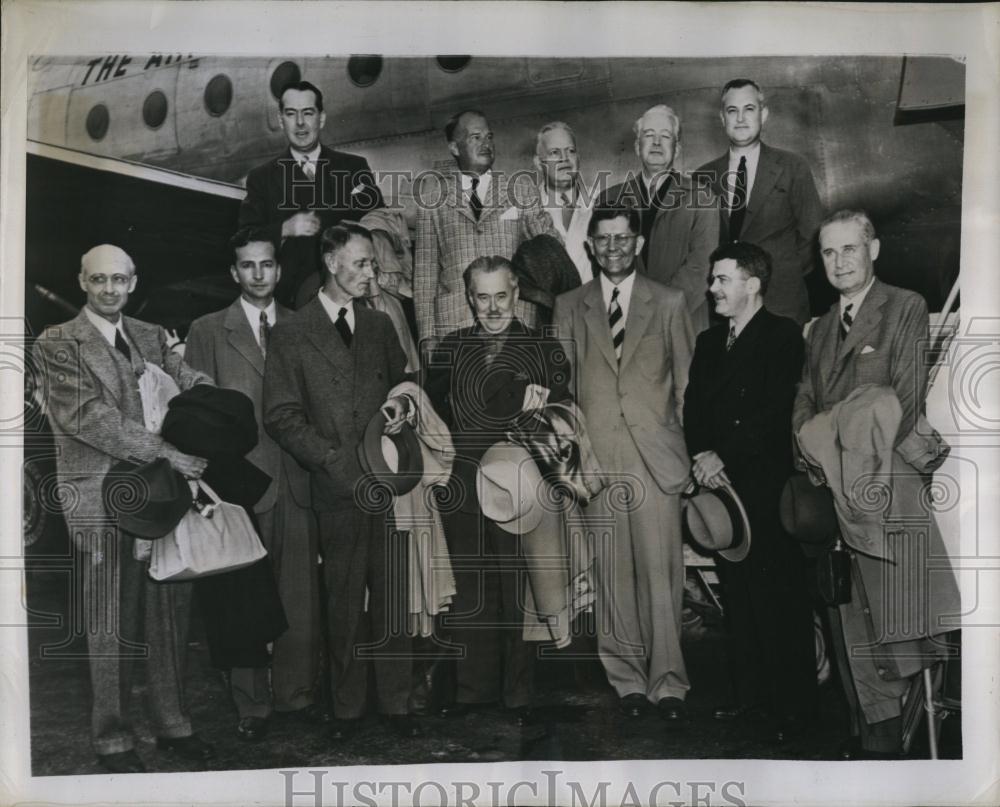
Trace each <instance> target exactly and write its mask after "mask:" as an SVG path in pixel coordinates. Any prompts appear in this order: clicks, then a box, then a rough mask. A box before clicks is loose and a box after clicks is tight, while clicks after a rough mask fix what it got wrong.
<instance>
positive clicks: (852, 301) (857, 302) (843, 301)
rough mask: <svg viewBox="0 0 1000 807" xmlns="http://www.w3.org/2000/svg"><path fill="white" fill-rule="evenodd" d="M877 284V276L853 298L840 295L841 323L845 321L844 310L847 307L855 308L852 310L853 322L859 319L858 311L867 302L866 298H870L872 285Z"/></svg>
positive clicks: (873, 276) (872, 277)
mask: <svg viewBox="0 0 1000 807" xmlns="http://www.w3.org/2000/svg"><path fill="white" fill-rule="evenodd" d="M874 282H875V275H872V276H871V279H870V280H869V281H868V285H867V286H865V287H864V288H863V289H862V290H861V291H859V292H858V293H857V294H855V295H854V296H853V297H846V296H844V295H843V294H841V295H840V321H841V322H843V321H844V309H845V308H847V306H849V305H850V306H853V307H852V308H851V321H852V322H853V321H854V320H856V319H857V318H858V309H860V308H861V304H862V303H863V302H864V301H865V297H867V296H868V292H869V291H871V287H872V284H873V283H874Z"/></svg>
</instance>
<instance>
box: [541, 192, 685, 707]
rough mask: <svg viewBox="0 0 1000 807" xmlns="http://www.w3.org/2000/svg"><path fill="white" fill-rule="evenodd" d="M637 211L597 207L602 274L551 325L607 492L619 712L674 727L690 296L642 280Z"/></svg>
mask: <svg viewBox="0 0 1000 807" xmlns="http://www.w3.org/2000/svg"><path fill="white" fill-rule="evenodd" d="M640 227H641V222H640V216H639V213H638V211H637V210H636V209H635V208H633V207H613V206H598V207H596V208H595V210H594V213H593V215H592V216H591V219H590V225H589V228H588V244H589V246H590V249H591V250H592V252H593V254H594V258H595V260H596V262H597V264H598V266H599V267H600V272H601V273H600V275H599V276H598V277H597V278H595V279H594V280H592V281H590V282H589V283H587V284H586V285H584V286H581V287H580V288H578V289H573V290H572V291H568V292H566V293H565V294H562V295H560V296H559V297H558V298H557V299H556V305H555V311H554V315H553V320H554V322H555V324H556V327H557V329H558V335H559V338H560V339H561V340H562V342H563V345H564V347H565V349H566V354H567V356H568V357H569V361H570V364H571V368H572V369H571V378H574V379H577V381H576V384H577V389H576V400H577V402H578V405H579V406H580V408H581V409H582V410H583V413H584V416H585V417H586V420H587V431H588V434H589V436H590V440H591V443H592V445H593V448H594V452H595V453H596V455H597V459H598V461H599V462H600V464H601V468H602V470H603V471H604V472H605V474H607V476H608V479H609V485H608V487H607V488H606V489H605V490H604V492H603V493H602V494H601V496H600V497H599V498H598V499H596V500H595V501H593V502H592V503H591V504H590V505H588V507H587V510H586V518H587V522H588V531H589V532H591V533H592V535H593V536H594V537H593V539H592V540H594V541H595V544H594V546H593V555H594V558H595V571H596V575H597V579H598V620H597V624H598V631H597V634H598V635H597V647H598V651H599V653H600V656H601V662H602V664H603V665H604V670H605V673H606V674H607V677H608V681H609V682H610V683H611V685H612V686H613V687H614V688H615V691H616V692H617V693H618V696H619V698H620V706H621V710H622V712H623V713H624V714H625V715H626V716H627V717H630V718H637V717H640V716H641V715H642V714H643V712H644V711H646V709H647V708H648V706H647V703H652V704H654V705H655V706H656V708H657V711H658V712H659V714H660V716H661V717H662V718H663V719H664V720H667V721H668V722H672V723H676V722H678V721H682V720H684V718H685V716H686V712H685V706H684V698H685V696H686V694H687V690H688V689H689V684H688V677H687V672H686V671H685V668H684V658H683V656H682V655H681V642H680V639H681V598H682V595H683V589H684V560H683V556H682V551H681V525H680V494H681V491H682V490H683V489H684V487H685V485H686V484H687V480H688V469H689V467H690V460H689V459H688V454H687V449H686V447H685V443H684V431H683V429H682V427H681V413H682V408H683V403H684V390H685V387H686V386H687V378H688V366H689V365H690V363H691V354H692V350H693V347H694V333H693V331H692V328H691V320H690V318H689V317H688V312H687V306H686V304H685V299H684V294H683V293H682V292H680V291H677V290H676V289H670V288H667V287H666V286H664V285H662V284H660V283H657V282H656V281H654V280H651V279H649V278H648V277H646V276H644V275H642V274H639V273H637V272H636V266H637V263H638V256H639V254H640V252H641V251H642V247H643V243H644V239H643V237H642V235H641V233H640Z"/></svg>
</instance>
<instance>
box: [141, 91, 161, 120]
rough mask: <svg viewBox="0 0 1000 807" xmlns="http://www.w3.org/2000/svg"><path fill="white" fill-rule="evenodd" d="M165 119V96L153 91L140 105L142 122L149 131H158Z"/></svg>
mask: <svg viewBox="0 0 1000 807" xmlns="http://www.w3.org/2000/svg"><path fill="white" fill-rule="evenodd" d="M166 119H167V96H165V95H164V94H163V93H162V92H161V91H160V90H153V92H151V93H150V94H149V95H147V96H146V100H145V101H143V103H142V120H143V122H144V123H145V124H146V125H147V126H148V127H149V128H150V129H159V128H160V127H161V126H162V125H163V121H165V120H166Z"/></svg>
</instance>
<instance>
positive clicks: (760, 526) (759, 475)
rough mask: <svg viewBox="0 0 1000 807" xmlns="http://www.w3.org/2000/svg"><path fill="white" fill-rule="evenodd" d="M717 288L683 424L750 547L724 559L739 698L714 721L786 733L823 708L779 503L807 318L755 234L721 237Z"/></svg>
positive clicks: (699, 468)
mask: <svg viewBox="0 0 1000 807" xmlns="http://www.w3.org/2000/svg"><path fill="white" fill-rule="evenodd" d="M711 261H712V272H711V276H710V278H709V282H710V285H709V292H710V293H711V295H712V299H713V301H714V303H715V313H716V314H717V315H718V316H720V317H723V318H724V322H723V323H722V324H719V325H715V326H713V327H712V328H709V329H708V330H707V331H703V332H702V333H701V334H699V336H698V340H697V343H696V344H695V349H694V358H693V359H692V361H691V371H690V374H689V376H688V386H687V390H686V392H685V394H684V435H685V437H686V441H687V448H688V453H689V454H690V455H691V459H692V467H691V472H692V476H693V477H694V479H695V481H696V482H697V483H698V484H699V485H701V486H703V487H707V488H717V487H719V486H720V485H722V484H731V485H732V487H733V488H734V489H735V491H736V494H737V495H738V496H739V497H740V500H741V501H742V502H743V506H744V508H745V509H746V512H747V517H748V518H749V520H750V531H751V542H750V552H749V554H748V555H747V557H746V558H744V559H743V560H742V561H740V562H738V563H733V562H730V561H729V560H727V559H726V558H724V557H722V556H718V557H717V558H716V569H717V570H718V572H719V578H720V580H721V581H722V586H723V594H724V597H725V615H726V632H727V639H728V642H727V645H728V653H727V655H728V662H729V670H730V675H731V681H732V684H733V685H734V689H735V693H734V694H735V699H734V700H733V702H731V703H724V704H720V705H719V706H717V708H716V709H715V712H714V717H715V719H716V720H735V719H737V718H742V717H749V718H762V721H761V725H762V726H763V727H764V730H765V732H766V737H767V739H769V740H774V741H784V740H785V739H787V738H788V737H789V736H790V735H791V734H793V733H795V732H797V731H800V730H801V729H802V727H803V725H804V724H805V722H806V721H807V719H809V718H810V717H812V716H813V712H814V710H815V696H816V662H815V653H816V651H815V647H814V641H815V640H814V637H813V616H812V607H811V605H810V602H809V598H808V595H807V593H806V589H805V585H804V577H805V569H804V565H803V561H804V558H803V555H802V551H801V550H800V549H799V547H798V545H797V544H796V543H795V542H794V540H793V539H792V538H791V537H790V536H789V535H788V534H787V533H786V532H785V531H784V530H783V529H782V528H781V522H780V520H779V517H778V503H779V501H780V498H781V491H782V488H783V487H784V485H785V481H786V480H787V479H788V477H789V476H791V474H792V434H791V431H792V402H793V401H794V399H795V387H796V384H797V383H798V380H799V377H800V376H801V372H802V357H803V345H802V334H801V333H800V331H799V327H798V325H796V323H795V322H793V321H792V320H790V319H788V318H787V317H779V316H777V315H776V314H772V313H771V312H770V311H768V310H767V308H765V307H764V303H763V298H764V294H765V293H766V292H767V287H768V283H769V281H770V279H771V259H770V256H768V254H767V253H766V252H764V250H762V249H761V248H760V247H757V246H754V245H753V244H745V243H742V242H734V243H732V244H723V245H722V246H721V247H719V248H718V249H716V250H715V252H713V253H712V256H711Z"/></svg>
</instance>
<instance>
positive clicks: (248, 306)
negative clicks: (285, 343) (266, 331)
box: [240, 294, 276, 345]
mask: <svg viewBox="0 0 1000 807" xmlns="http://www.w3.org/2000/svg"><path fill="white" fill-rule="evenodd" d="M240 305H242V306H243V313H244V314H246V315H247V322H249V323H250V331H251V332H252V333H253V338H254V339H256V340H257V344H258V345H259V344H260V312H261V311H264V312H266V313H267V324H268V326H270V327H271V328H273V327H274V318H275V314H276V311H275V305H274V300H271V302H270V304H269V305H268V306H267V308H257V306H255V305H253V304H252V303H249V302H247V300H246V298H245V297H244V296H243V295H242V294H241V295H240Z"/></svg>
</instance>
